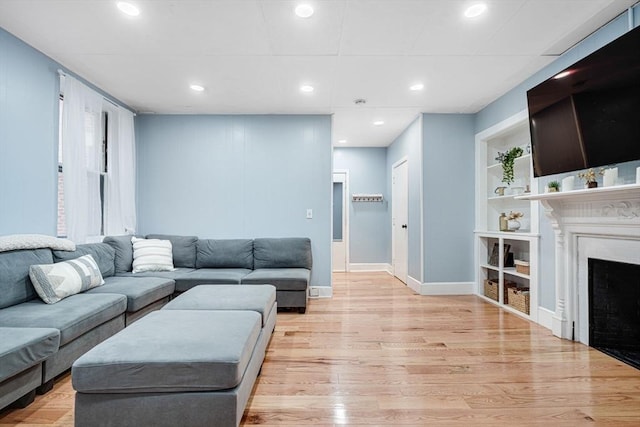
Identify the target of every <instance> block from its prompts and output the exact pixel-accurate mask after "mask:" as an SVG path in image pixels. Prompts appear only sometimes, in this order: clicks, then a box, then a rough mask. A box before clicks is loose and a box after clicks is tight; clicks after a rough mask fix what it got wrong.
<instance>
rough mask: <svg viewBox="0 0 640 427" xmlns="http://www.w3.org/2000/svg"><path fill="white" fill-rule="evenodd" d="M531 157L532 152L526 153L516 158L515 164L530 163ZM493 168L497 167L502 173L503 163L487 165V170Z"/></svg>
mask: <svg viewBox="0 0 640 427" xmlns="http://www.w3.org/2000/svg"><path fill="white" fill-rule="evenodd" d="M530 159H531V154H525V155H523V156H520V157H516V159H515V160H514V161H513V162H514V165H515V164H518V163H528V162H530V161H531V160H530ZM492 169H496V170H498V171H500V173H502V163H494V164H492V165H489V166H487V170H492Z"/></svg>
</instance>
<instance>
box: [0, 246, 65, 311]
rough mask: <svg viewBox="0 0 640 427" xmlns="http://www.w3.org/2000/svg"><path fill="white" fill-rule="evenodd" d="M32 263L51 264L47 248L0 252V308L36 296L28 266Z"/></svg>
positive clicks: (51, 256) (51, 259) (51, 258)
mask: <svg viewBox="0 0 640 427" xmlns="http://www.w3.org/2000/svg"><path fill="white" fill-rule="evenodd" d="M33 264H53V255H52V254H51V251H50V250H49V249H33V250H24V251H11V252H0V308H4V307H9V306H12V305H16V304H20V303H23V302H26V301H29V300H31V299H34V298H37V297H38V295H37V294H36V291H35V289H34V288H33V284H32V283H31V279H30V278H29V267H31V266H32V265H33Z"/></svg>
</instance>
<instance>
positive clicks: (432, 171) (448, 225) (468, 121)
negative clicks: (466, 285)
mask: <svg viewBox="0 0 640 427" xmlns="http://www.w3.org/2000/svg"><path fill="white" fill-rule="evenodd" d="M422 139H423V147H422V153H423V154H422V155H423V158H422V162H423V165H422V174H423V185H422V187H423V194H424V197H423V215H424V221H423V227H424V279H423V282H426V283H443V282H455V283H460V282H472V281H473V280H474V277H473V239H474V237H473V236H474V235H473V227H474V191H475V187H474V180H475V173H474V155H473V150H470V149H469V143H470V141H473V140H474V116H473V115H469V114H424V115H423V116H422Z"/></svg>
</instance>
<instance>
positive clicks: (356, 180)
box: [333, 148, 391, 264]
mask: <svg viewBox="0 0 640 427" xmlns="http://www.w3.org/2000/svg"><path fill="white" fill-rule="evenodd" d="M333 169H334V170H348V171H349V193H350V194H349V196H350V195H351V194H353V193H365V194H370V193H381V194H382V195H383V197H384V202H382V203H377V202H375V203H374V202H356V203H353V202H351V197H349V203H348V204H349V206H348V208H349V262H351V263H384V264H390V263H391V205H390V200H389V199H390V194H389V193H388V192H387V191H388V188H387V180H388V173H389V171H388V170H387V149H386V148H334V150H333Z"/></svg>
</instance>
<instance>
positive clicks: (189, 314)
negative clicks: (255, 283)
mask: <svg viewBox="0 0 640 427" xmlns="http://www.w3.org/2000/svg"><path fill="white" fill-rule="evenodd" d="M261 325H262V322H261V316H260V315H259V314H258V313H257V312H255V311H222V310H221V311H208V310H160V311H156V312H153V313H150V314H148V315H147V316H145V317H143V318H142V319H140V320H138V321H137V322H136V323H134V324H132V325H131V326H129V327H127V328H126V329H124V330H122V331H120V332H119V333H117V334H116V335H114V336H112V337H111V338H109V339H107V340H106V341H104V342H103V343H101V344H99V345H98V346H96V347H94V348H93V349H91V350H90V351H89V352H87V353H86V354H85V355H83V356H82V357H80V358H79V359H78V360H76V361H75V362H74V364H73V367H72V383H73V387H74V388H75V390H76V392H77V393H76V401H75V425H76V426H145V425H153V426H178V425H179V426H204V425H211V426H237V425H239V423H240V420H241V419H242V415H243V413H244V409H245V407H246V404H247V401H248V399H249V396H250V394H251V390H252V388H253V384H254V383H255V380H256V377H257V375H258V371H259V369H260V366H261V365H262V361H263V360H264V349H263V348H261V346H258V340H259V336H260V334H261V330H262V328H261Z"/></svg>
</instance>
